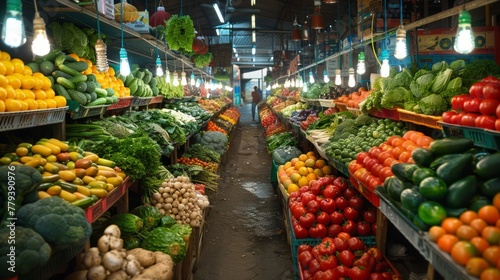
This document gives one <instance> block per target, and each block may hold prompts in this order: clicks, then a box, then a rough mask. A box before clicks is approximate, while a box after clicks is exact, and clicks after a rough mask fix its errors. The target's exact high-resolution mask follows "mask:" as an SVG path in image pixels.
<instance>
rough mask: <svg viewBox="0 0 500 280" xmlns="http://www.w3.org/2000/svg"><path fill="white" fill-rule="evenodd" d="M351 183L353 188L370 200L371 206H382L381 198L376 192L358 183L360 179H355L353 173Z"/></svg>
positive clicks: (350, 174) (350, 178)
mask: <svg viewBox="0 0 500 280" xmlns="http://www.w3.org/2000/svg"><path fill="white" fill-rule="evenodd" d="M349 181H350V182H351V185H352V186H353V187H355V188H356V189H357V190H358V191H359V192H360V193H361V194H362V195H363V196H364V197H365V198H366V199H368V201H370V202H371V204H373V206H375V207H379V206H380V198H379V197H378V195H377V194H375V192H374V190H371V189H369V188H368V187H367V186H365V185H364V184H363V183H361V182H360V181H358V179H356V178H354V175H353V174H352V173H351V172H349Z"/></svg>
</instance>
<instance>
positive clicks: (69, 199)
mask: <svg viewBox="0 0 500 280" xmlns="http://www.w3.org/2000/svg"><path fill="white" fill-rule="evenodd" d="M61 188H62V187H61ZM59 197H61V198H62V199H64V200H66V201H67V202H74V201H76V196H75V195H74V194H72V193H70V192H68V191H65V190H64V189H62V190H61V193H60V194H59Z"/></svg>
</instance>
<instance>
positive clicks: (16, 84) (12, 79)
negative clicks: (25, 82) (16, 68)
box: [7, 75, 21, 89]
mask: <svg viewBox="0 0 500 280" xmlns="http://www.w3.org/2000/svg"><path fill="white" fill-rule="evenodd" d="M7 80H9V85H11V86H12V87H13V88H14V89H18V88H21V79H19V78H18V77H16V76H15V75H8V76H7Z"/></svg>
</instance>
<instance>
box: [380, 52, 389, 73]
mask: <svg viewBox="0 0 500 280" xmlns="http://www.w3.org/2000/svg"><path fill="white" fill-rule="evenodd" d="M390 72H391V66H390V65H389V52H387V50H383V51H382V66H381V67H380V76H382V77H384V78H387V77H389V74H390Z"/></svg>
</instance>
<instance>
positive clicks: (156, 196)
mask: <svg viewBox="0 0 500 280" xmlns="http://www.w3.org/2000/svg"><path fill="white" fill-rule="evenodd" d="M160 198H161V194H160V193H158V192H155V193H154V194H153V199H154V200H156V201H158V199H160Z"/></svg>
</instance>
